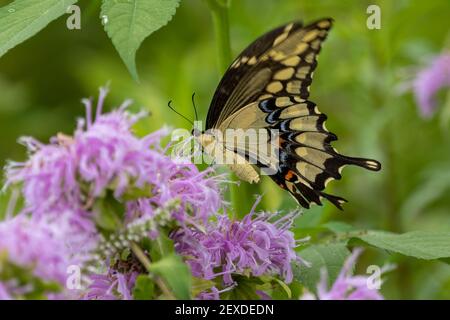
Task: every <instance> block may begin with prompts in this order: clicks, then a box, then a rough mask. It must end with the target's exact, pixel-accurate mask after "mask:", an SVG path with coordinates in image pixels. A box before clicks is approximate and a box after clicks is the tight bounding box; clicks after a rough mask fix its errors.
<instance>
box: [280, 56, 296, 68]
mask: <svg viewBox="0 0 450 320" xmlns="http://www.w3.org/2000/svg"><path fill="white" fill-rule="evenodd" d="M299 62H300V57H298V56H292V57H289V58H287V59H284V60H283V61H281V63H282V64H284V65H285V66H288V67H295V66H296V65H297V64H298V63H299Z"/></svg>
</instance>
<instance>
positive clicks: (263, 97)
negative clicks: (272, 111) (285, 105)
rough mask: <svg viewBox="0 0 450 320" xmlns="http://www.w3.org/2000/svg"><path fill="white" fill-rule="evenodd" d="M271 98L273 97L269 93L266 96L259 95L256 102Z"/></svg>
mask: <svg viewBox="0 0 450 320" xmlns="http://www.w3.org/2000/svg"><path fill="white" fill-rule="evenodd" d="M272 97H273V95H271V94H269V93H266V94H263V95H260V96H259V98H258V100H264V99H269V98H272Z"/></svg>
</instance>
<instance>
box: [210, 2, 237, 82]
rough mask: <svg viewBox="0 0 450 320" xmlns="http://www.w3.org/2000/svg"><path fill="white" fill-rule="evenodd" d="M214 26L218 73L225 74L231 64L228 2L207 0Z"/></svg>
mask: <svg viewBox="0 0 450 320" xmlns="http://www.w3.org/2000/svg"><path fill="white" fill-rule="evenodd" d="M207 3H208V5H209V8H210V9H211V15H212V20H213V25H214V33H215V37H216V43H217V56H218V63H219V69H220V73H222V74H223V73H225V71H226V70H227V69H228V66H229V65H230V63H231V59H232V56H231V44H230V23H229V21H228V8H229V6H230V1H229V0H207Z"/></svg>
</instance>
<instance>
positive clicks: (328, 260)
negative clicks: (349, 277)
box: [294, 243, 350, 292]
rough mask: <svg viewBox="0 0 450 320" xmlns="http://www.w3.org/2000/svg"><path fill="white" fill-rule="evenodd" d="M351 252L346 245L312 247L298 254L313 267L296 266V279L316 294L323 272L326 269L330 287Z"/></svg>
mask: <svg viewBox="0 0 450 320" xmlns="http://www.w3.org/2000/svg"><path fill="white" fill-rule="evenodd" d="M349 254H350V251H349V250H348V249H347V247H346V246H345V244H342V243H335V244H320V245H312V246H310V247H308V248H306V249H304V250H302V251H300V252H299V253H298V255H299V256H300V257H301V258H302V259H304V260H305V261H307V262H309V263H310V264H311V267H309V268H308V267H305V266H302V267H301V268H300V267H299V266H298V265H295V266H294V277H295V279H296V280H298V281H300V282H301V283H302V284H303V285H304V286H305V287H307V288H308V289H309V290H310V291H312V292H316V290H317V284H318V283H319V281H320V275H321V270H322V269H323V268H325V270H326V271H327V274H328V285H329V286H331V284H332V283H333V282H334V281H335V280H336V278H337V276H338V274H339V272H340V271H341V269H342V266H343V265H344V262H345V259H346V258H347V257H348V256H349Z"/></svg>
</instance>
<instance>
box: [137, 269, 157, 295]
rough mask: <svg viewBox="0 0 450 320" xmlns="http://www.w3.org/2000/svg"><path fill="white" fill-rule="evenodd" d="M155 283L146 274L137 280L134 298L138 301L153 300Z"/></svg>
mask: <svg viewBox="0 0 450 320" xmlns="http://www.w3.org/2000/svg"><path fill="white" fill-rule="evenodd" d="M154 289H155V283H154V282H153V280H152V279H151V278H150V277H149V276H148V275H146V274H141V275H139V276H138V277H137V278H136V284H135V286H134V289H133V297H134V299H136V300H152V298H153V292H154Z"/></svg>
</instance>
